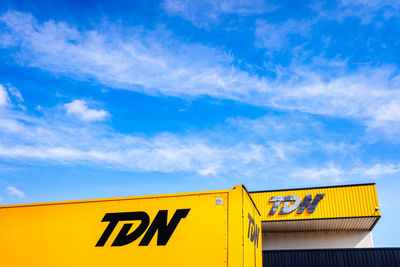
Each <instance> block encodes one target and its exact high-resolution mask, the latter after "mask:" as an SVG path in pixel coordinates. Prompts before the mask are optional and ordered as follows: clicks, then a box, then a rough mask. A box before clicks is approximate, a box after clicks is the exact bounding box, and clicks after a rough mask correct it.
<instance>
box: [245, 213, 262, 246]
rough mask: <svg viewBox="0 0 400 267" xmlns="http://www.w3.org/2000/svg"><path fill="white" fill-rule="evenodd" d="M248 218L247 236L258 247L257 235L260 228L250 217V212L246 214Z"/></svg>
mask: <svg viewBox="0 0 400 267" xmlns="http://www.w3.org/2000/svg"><path fill="white" fill-rule="evenodd" d="M247 217H248V218H249V230H248V233H247V238H249V239H250V241H251V242H254V245H257V247H258V237H259V235H260V228H259V227H258V226H257V225H256V224H255V221H254V219H253V217H251V215H250V213H249V214H248V215H247Z"/></svg>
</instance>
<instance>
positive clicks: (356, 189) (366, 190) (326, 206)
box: [250, 184, 380, 221]
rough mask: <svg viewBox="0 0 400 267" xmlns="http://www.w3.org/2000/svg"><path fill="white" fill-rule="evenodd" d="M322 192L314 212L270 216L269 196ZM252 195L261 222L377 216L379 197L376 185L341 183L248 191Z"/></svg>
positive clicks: (303, 194) (301, 195) (303, 195)
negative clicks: (313, 186)
mask: <svg viewBox="0 0 400 267" xmlns="http://www.w3.org/2000/svg"><path fill="white" fill-rule="evenodd" d="M308 194H311V195H312V198H314V197H315V195H316V194H325V196H324V198H323V199H322V200H321V201H320V202H319V203H318V206H317V208H316V209H315V211H314V212H313V213H308V212H307V211H305V212H303V213H302V214H297V212H295V211H293V212H291V213H289V214H284V215H281V214H279V210H280V208H281V207H282V205H283V204H281V205H280V208H279V209H278V211H277V212H276V213H275V214H274V215H269V211H270V210H271V208H272V206H273V205H274V202H269V200H270V198H271V197H276V196H290V195H296V196H299V197H300V198H301V200H303V198H304V197H305V195H308ZM250 195H251V197H252V198H253V200H254V202H255V203H256V206H257V208H258V209H259V211H260V212H261V216H262V217H261V220H262V221H275V220H277V221H281V220H301V219H327V218H348V217H370V216H377V217H379V216H380V211H379V209H377V210H376V209H375V208H376V207H379V204H378V197H377V193H376V187H375V184H361V185H348V186H346V185H344V186H335V187H319V188H311V189H308V188H306V189H293V190H281V191H259V192H251V193H250Z"/></svg>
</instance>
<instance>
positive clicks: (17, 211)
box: [0, 186, 262, 267]
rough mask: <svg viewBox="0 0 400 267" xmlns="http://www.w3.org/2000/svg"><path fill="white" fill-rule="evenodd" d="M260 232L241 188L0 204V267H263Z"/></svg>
mask: <svg viewBox="0 0 400 267" xmlns="http://www.w3.org/2000/svg"><path fill="white" fill-rule="evenodd" d="M248 215H251V219H250V217H249V216H248ZM260 228H261V221H260V215H259V213H258V211H257V210H256V208H255V207H254V204H253V202H251V199H250V197H249V196H248V193H247V191H246V190H245V189H244V188H243V187H242V186H236V187H234V188H233V189H231V190H224V191H210V192H199V193H183V194H171V195H154V196H144V197H128V198H114V199H98V200H86V201H69V202H54V203H40V204H28V205H12V206H0V262H1V266H10V267H11V266H12V267H14V266H24V267H26V266H40V267H43V266H52V267H53V266H57V267H60V266H74V267H76V266H85V267H87V266H96V267H97V266H232V267H233V266H243V262H245V265H244V266H262V263H261V247H262V244H261V232H260V230H259V229H260Z"/></svg>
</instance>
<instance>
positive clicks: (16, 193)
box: [6, 186, 25, 198]
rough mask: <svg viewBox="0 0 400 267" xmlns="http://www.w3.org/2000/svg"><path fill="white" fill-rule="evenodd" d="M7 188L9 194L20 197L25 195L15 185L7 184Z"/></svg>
mask: <svg viewBox="0 0 400 267" xmlns="http://www.w3.org/2000/svg"><path fill="white" fill-rule="evenodd" d="M6 190H7V192H8V194H9V195H11V196H16V197H19V198H24V197H25V193H24V192H22V191H21V190H19V189H18V188H16V187H14V186H7V188H6Z"/></svg>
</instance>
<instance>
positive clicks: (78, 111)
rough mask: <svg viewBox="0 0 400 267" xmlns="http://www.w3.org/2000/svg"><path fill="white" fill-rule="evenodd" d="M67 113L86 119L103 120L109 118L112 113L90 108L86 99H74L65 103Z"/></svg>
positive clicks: (89, 120)
mask: <svg viewBox="0 0 400 267" xmlns="http://www.w3.org/2000/svg"><path fill="white" fill-rule="evenodd" d="M64 106H65V109H66V111H67V114H69V115H74V116H77V117H78V118H80V119H82V120H84V121H88V122H91V121H101V120H104V119H105V118H107V117H108V116H109V115H110V114H109V113H108V112H107V111H105V110H103V109H100V110H96V109H90V108H88V106H87V102H86V101H84V100H74V101H72V102H71V103H67V104H65V105H64Z"/></svg>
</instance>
